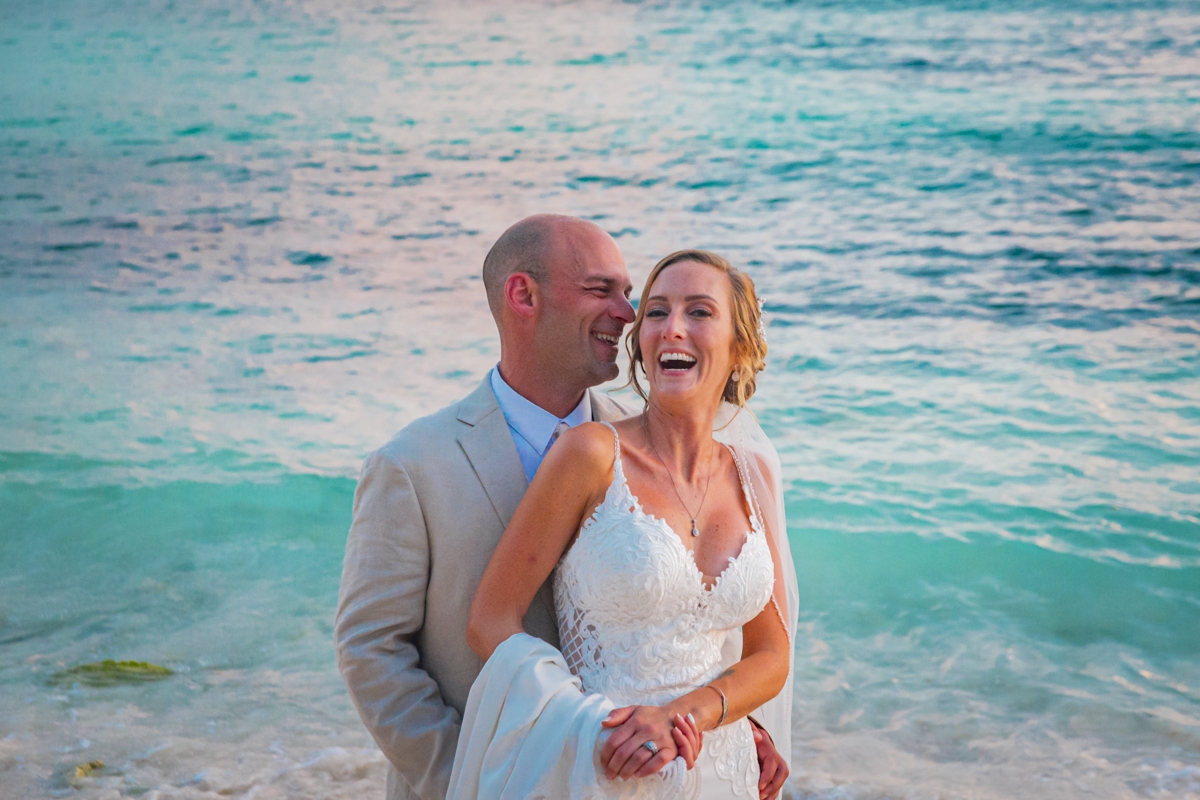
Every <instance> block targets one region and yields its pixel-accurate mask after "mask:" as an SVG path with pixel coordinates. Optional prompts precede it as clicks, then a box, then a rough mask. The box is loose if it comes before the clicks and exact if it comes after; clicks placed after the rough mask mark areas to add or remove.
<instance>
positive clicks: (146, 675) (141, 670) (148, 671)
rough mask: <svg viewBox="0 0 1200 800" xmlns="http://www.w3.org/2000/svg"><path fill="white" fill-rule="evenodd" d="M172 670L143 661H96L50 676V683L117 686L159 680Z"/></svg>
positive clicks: (168, 675)
mask: <svg viewBox="0 0 1200 800" xmlns="http://www.w3.org/2000/svg"><path fill="white" fill-rule="evenodd" d="M174 674H175V673H174V671H172V670H170V669H168V668H167V667H160V666H159V665H158V664H150V663H147V662H145V661H113V660H111V659H110V660H107V661H96V662H93V663H91V664H80V665H79V666H77V667H71V668H70V669H65V670H63V671H62V672H60V673H58V674H57V675H55V676H54V677H53V678H51V679H50V680H51V682H52V683H59V684H61V683H76V682H78V683H83V684H86V685H88V686H117V685H118V684H127V683H149V682H150V681H161V680H162V679H163V678H169V677H171V676H172V675H174Z"/></svg>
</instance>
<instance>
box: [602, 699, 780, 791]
mask: <svg viewBox="0 0 1200 800" xmlns="http://www.w3.org/2000/svg"><path fill="white" fill-rule="evenodd" d="M601 725H602V726H603V727H604V728H606V729H610V730H611V729H614V728H615V730H613V732H612V733H611V734H610V735H609V737H608V741H607V742H605V743H604V747H603V748H602V749H601V750H600V763H601V764H602V765H604V775H605V777H607V778H608V779H609V780H610V781H611V780H616V779H617V778H621V779H623V780H628V779H629V778H644V777H646V776H647V775H653V774H654V773H656V772H658V771H659V770H661V769H662V768H663V767H665V766H666V765H667V764H669V763H671V761H673V760H674V759H675V758H676V756H682V757H683V760H684V762H685V763H686V764H687V768H688V769H691V768H692V767H694V766H695V765H696V759H697V758H698V757H699V756H700V750H701V748H702V747H703V746H704V734H703V733H701V732H700V728H699V726H697V725H696V720H695V718H693V717H692V715H691V714H688V715H687V716H686V717H684V716H682V715H680V714H675V715H672V714H671V713H670V712H669V711H667V710H666V709H665V708H662V707H660V706H625V707H623V708H615V709H613V710H612V711H611V712H610V713H609V715H608V718H607V719H605V720H604V721H603V722H602V723H601ZM752 727H753V728H754V744H755V749H756V750H757V751H758V753H757V755H758V762H759V780H758V793H759V797H760V798H769V797H775V796H776V795H777V794H778V792H779V790H780V789H782V788H783V782H784V781H785V780H787V777H788V772H789V770H788V768H787V764H786V763H785V762H784V760H783V758H782V757H781V756H780V755H779V753H778V752H777V751H776V750H775V747H774V744H773V743H772V742H771V738H770V737H769V736H768V735H767V733H766V731H765V730H763V729H761V728H759V727H758V726H757V725H753V726H752ZM645 742H653V743H654V747H655V748H656V749H657V752H654V751H652V750H651V749H650V748H648V747H646V746H645Z"/></svg>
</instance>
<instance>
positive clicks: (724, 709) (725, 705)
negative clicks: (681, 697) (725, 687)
mask: <svg viewBox="0 0 1200 800" xmlns="http://www.w3.org/2000/svg"><path fill="white" fill-rule="evenodd" d="M705 685H706V686H708V688H710V689H712V690H713V691H715V692H716V693H717V694H719V695H721V718H720V719H719V720H717V724H716V725H714V726H713V727H714V728H719V727H721V724H722V723H723V722H725V717H727V716H729V700H727V699H726V698H725V693H724V692H722V691H721V690H720V688H718V687H716V686H713V685H712V684H711V683H708V684H705Z"/></svg>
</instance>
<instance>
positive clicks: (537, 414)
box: [492, 364, 592, 454]
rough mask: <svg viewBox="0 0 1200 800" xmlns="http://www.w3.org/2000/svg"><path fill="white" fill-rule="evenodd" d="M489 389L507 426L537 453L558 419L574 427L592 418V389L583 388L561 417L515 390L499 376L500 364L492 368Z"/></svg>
mask: <svg viewBox="0 0 1200 800" xmlns="http://www.w3.org/2000/svg"><path fill="white" fill-rule="evenodd" d="M492 391H493V392H495V393H496V400H497V401H499V403H500V410H501V411H503V412H504V418H505V419H506V420H507V421H508V424H509V426H510V427H512V429H513V430H515V431H516V432H517V433H518V434H520V435H521V438H523V439H524V440H525V441H526V442H528V443H529V445H530V447H533V448H534V449H536V450H537V451H538V453H539V454H541V453H545V452H546V445H548V444H549V443H550V437H551V436H553V435H554V429H555V428H557V427H558V423H559V422H565V423H567V425H569V426H570V427H572V428H574V427H575V426H576V425H579V424H581V423H584V422H590V421H591V419H592V393H591V392H586V391H585V392H584V393H583V399H581V400H580V401H579V405H577V406H575V408H574V410H573V411H571V413H570V414H567V416H565V417H563V418H562V419H561V420H560V419H559V418H558V417H556V416H554V415H553V414H551V413H550V412H549V411H547V410H546V409H544V408H542V407H541V406H539V405H536V404H534V403H533V402H531V401H529V400H527V399H525V398H524V397H522V396H521V395H519V394H517V390H516V389H514V388H512V387H511V386H509V385H508V383H507V382H506V381H505V380H504V378H502V377H501V376H500V365H499V364H497V365H496V368H495V369H493V370H492Z"/></svg>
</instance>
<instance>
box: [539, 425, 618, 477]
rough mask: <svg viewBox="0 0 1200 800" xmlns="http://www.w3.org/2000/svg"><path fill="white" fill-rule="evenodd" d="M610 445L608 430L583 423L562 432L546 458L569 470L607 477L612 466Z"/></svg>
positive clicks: (611, 443)
mask: <svg viewBox="0 0 1200 800" xmlns="http://www.w3.org/2000/svg"><path fill="white" fill-rule="evenodd" d="M613 443H614V438H613V431H612V428H610V427H608V426H607V425H605V424H604V423H602V422H584V423H582V424H580V425H576V426H575V427H573V428H571V429H569V430H565V431H563V432H562V434H561V435H560V436H559V437H558V440H557V441H556V442H555V443H554V446H553V447H552V448H550V452H549V453H547V457H548V458H550V459H552V460H553V461H554V462H557V464H559V465H562V466H569V467H570V468H571V469H572V470H578V469H579V468H581V467H590V468H593V469H595V470H596V471H597V472H599V473H607V472H608V471H609V470H611V469H612V465H613V456H614V453H615V448H614V447H613Z"/></svg>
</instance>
